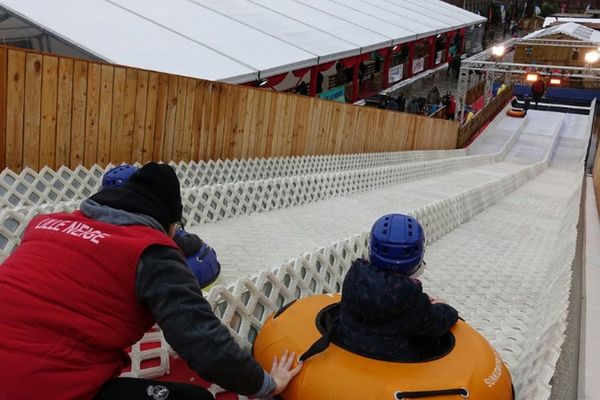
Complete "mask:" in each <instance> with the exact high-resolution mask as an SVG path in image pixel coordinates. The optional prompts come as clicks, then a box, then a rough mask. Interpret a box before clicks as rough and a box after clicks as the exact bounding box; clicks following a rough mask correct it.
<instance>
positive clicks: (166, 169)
mask: <svg viewBox="0 0 600 400" xmlns="http://www.w3.org/2000/svg"><path fill="white" fill-rule="evenodd" d="M123 188H125V189H129V190H131V191H134V192H136V193H139V194H141V195H142V196H145V197H147V198H148V200H150V201H151V202H152V203H154V204H155V205H157V206H161V205H162V206H164V207H165V208H166V211H167V214H168V222H169V224H173V223H176V222H179V221H180V220H181V213H182V211H183V206H182V205H181V191H180V188H179V178H177V174H175V170H174V169H173V168H171V167H170V166H169V165H167V164H159V163H156V162H149V163H148V164H146V165H144V166H143V167H142V168H140V169H139V170H137V171H136V172H135V173H134V174H133V175H131V177H130V178H129V180H128V181H127V182H126V183H125V185H123ZM157 202H158V203H160V204H157ZM159 222H162V221H159Z"/></svg>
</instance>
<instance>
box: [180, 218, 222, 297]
mask: <svg viewBox="0 0 600 400" xmlns="http://www.w3.org/2000/svg"><path fill="white" fill-rule="evenodd" d="M187 234H188V233H187V232H186V231H184V230H183V229H177V231H175V236H184V235H187ZM185 263H186V265H187V266H188V267H189V268H190V269H191V270H192V273H193V274H194V276H195V277H196V279H197V280H198V284H199V285H200V287H201V288H205V287H207V286H209V285H210V284H212V283H213V282H214V281H216V280H217V278H218V277H219V274H220V273H221V264H220V263H219V260H218V259H217V253H216V252H215V250H214V249H213V248H212V247H210V246H209V245H207V244H206V243H205V242H204V241H202V244H201V246H200V249H199V250H198V251H196V252H195V253H194V254H192V255H190V256H187V257H185Z"/></svg>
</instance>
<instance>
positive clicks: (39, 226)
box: [0, 162, 301, 400]
mask: <svg viewBox="0 0 600 400" xmlns="http://www.w3.org/2000/svg"><path fill="white" fill-rule="evenodd" d="M182 208H183V206H182V201H181V193H180V187H179V180H178V179H177V175H176V174H175V171H174V170H173V169H172V168H171V167H170V166H168V165H166V164H158V163H155V162H150V163H148V164H146V165H144V166H143V167H142V168H140V169H139V170H138V171H137V172H135V173H134V174H133V175H132V176H131V177H130V178H129V179H128V180H127V182H126V183H125V184H124V185H123V186H122V187H109V188H106V189H102V190H101V191H100V192H98V193H96V194H94V195H92V196H91V197H90V198H88V199H86V200H84V201H83V202H82V203H81V206H80V208H79V210H77V211H74V212H72V213H53V214H45V215H38V216H36V217H34V218H33V219H32V220H31V222H30V223H29V225H28V226H27V228H26V229H25V232H24V235H23V238H22V241H21V243H20V245H19V246H18V247H17V248H16V250H15V251H14V252H13V253H12V254H11V255H10V256H9V257H8V259H6V261H4V263H2V265H0V358H1V359H2V362H1V363H0V376H1V377H2V384H1V385H0V399H7V400H8V399H11V400H19V399H23V400H28V399H47V400H62V399H65V400H67V399H92V398H94V399H97V400H108V399H111V400H121V399H122V400H125V399H131V400H137V399H169V400H177V399H186V400H187V399H196V400H210V399H213V396H212V394H210V392H208V391H207V390H205V389H203V388H201V387H200V386H195V385H189V384H184V383H173V382H159V381H153V380H146V379H133V378H118V375H119V374H120V372H121V371H122V369H123V368H124V367H125V366H127V364H128V363H129V362H130V361H129V357H128V356H127V353H126V352H125V349H126V348H128V347H129V346H131V345H132V344H134V343H136V342H137V341H138V340H139V339H140V338H141V337H142V336H143V334H144V333H145V332H146V331H147V330H148V329H149V328H150V327H151V326H153V325H154V323H158V325H159V326H160V328H161V329H162V331H163V332H164V335H165V338H166V340H167V341H168V343H169V344H170V345H171V346H172V347H173V349H174V350H175V351H176V352H177V354H178V355H179V356H180V357H181V358H182V359H184V360H185V361H187V363H188V365H189V366H190V368H191V369H193V370H194V371H196V372H197V373H198V374H199V375H200V376H202V377H203V378H205V379H207V380H209V381H212V382H214V383H216V384H218V385H220V386H222V387H223V388H225V389H227V390H230V391H233V392H237V393H240V394H244V395H248V396H253V397H259V398H262V397H269V396H274V395H276V394H278V393H280V392H281V391H283V390H284V389H285V387H286V386H287V385H288V383H289V381H290V380H291V379H292V378H293V377H294V376H295V375H296V374H297V373H298V372H299V371H300V369H301V364H298V365H297V366H296V367H293V363H294V359H295V354H294V353H291V354H288V352H287V351H286V352H284V354H283V355H282V356H281V357H280V358H279V357H275V359H274V360H273V367H272V369H271V371H270V373H268V372H266V371H264V370H263V368H262V367H261V366H260V365H259V364H258V363H257V362H256V361H255V360H254V359H253V358H252V356H251V355H250V354H249V353H248V352H247V351H244V350H243V349H241V348H240V347H239V345H238V344H237V343H236V342H235V340H234V339H233V337H232V336H231V334H230V333H229V330H228V329H227V327H225V326H224V325H223V324H222V323H221V321H220V320H219V319H218V318H217V316H216V315H215V314H214V313H213V311H212V309H211V307H210V305H209V303H208V302H207V301H206V299H205V298H204V297H203V295H202V291H201V289H200V287H199V285H198V282H197V281H196V278H195V277H194V275H193V274H192V272H191V270H190V269H189V268H188V267H187V266H186V264H185V262H184V259H183V256H182V254H181V252H180V250H179V249H178V247H177V245H176V243H175V242H174V241H173V239H172V238H173V235H174V234H175V230H176V226H177V223H178V222H179V221H180V220H181V217H182Z"/></svg>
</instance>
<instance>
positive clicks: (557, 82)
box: [550, 78, 561, 86]
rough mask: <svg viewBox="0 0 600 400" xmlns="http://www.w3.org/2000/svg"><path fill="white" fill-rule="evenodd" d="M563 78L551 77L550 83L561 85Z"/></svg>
mask: <svg viewBox="0 0 600 400" xmlns="http://www.w3.org/2000/svg"><path fill="white" fill-rule="evenodd" d="M560 83H561V80H560V78H550V84H551V85H554V86H560Z"/></svg>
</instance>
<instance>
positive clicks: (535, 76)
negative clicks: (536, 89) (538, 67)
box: [527, 74, 540, 82]
mask: <svg viewBox="0 0 600 400" xmlns="http://www.w3.org/2000/svg"><path fill="white" fill-rule="evenodd" d="M539 77H540V76H539V75H538V74H527V82H536V81H537V80H538V79H539Z"/></svg>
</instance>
